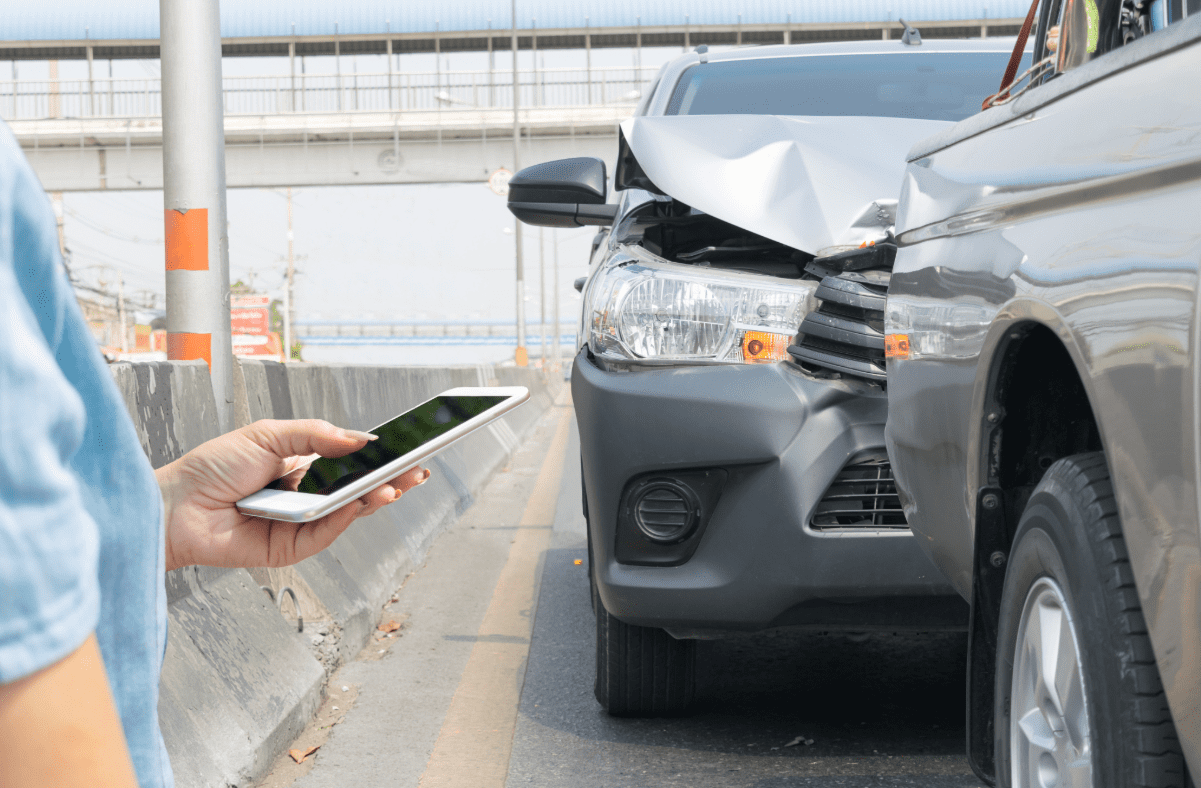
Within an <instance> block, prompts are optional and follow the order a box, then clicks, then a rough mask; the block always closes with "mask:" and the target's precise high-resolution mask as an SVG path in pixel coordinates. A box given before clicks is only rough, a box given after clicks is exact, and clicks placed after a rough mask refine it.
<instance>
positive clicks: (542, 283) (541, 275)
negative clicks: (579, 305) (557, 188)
mask: <svg viewBox="0 0 1201 788" xmlns="http://www.w3.org/2000/svg"><path fill="white" fill-rule="evenodd" d="M542 231H543V228H542V227H539V228H538V289H539V290H540V291H542V299H541V300H542V303H541V306H539V308H538V316H539V319H540V320H541V321H542V344H541V346H540V347H541V350H542V354H541V358H542V366H543V368H545V367H546V362H547V355H546V244H544V243H543V242H542V240H543V239H542V235H543V232H542Z"/></svg>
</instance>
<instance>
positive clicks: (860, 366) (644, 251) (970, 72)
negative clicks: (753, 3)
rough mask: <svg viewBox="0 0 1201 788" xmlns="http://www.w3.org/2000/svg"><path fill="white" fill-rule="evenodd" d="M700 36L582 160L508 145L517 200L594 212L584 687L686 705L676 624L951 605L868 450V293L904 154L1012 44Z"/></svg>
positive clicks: (684, 658) (582, 220)
mask: <svg viewBox="0 0 1201 788" xmlns="http://www.w3.org/2000/svg"><path fill="white" fill-rule="evenodd" d="M906 39H907V40H906V41H905V42H895V41H894V42H870V43H869V42H861V43H848V44H829V45H804V46H785V47H764V48H760V49H754V50H734V51H729V52H723V53H720V54H711V53H708V52H695V53H689V54H687V55H684V56H681V57H680V58H678V59H676V60H675V61H672V62H671V63H669V64H667V66H665V67H664V69H663V70H662V71H661V73H660V78H659V81H658V83H657V87H656V89H655V90H654V91H653V93H652V94H651V95H650V96H649V97H648V98H646V99H644V102H643V105H642V107H640V110H639V114H638V115H637V116H636V117H634V118H631V119H629V120H628V121H626V122H625V123H623V124H622V127H621V134H620V141H619V145H620V150H619V153H618V160H617V166H616V170H615V173H614V184H613V185H614V189H615V191H616V192H617V193H618V194H619V197H618V198H617V200H616V202H615V203H611V202H607V198H608V189H607V186H608V184H607V170H606V167H605V164H604V162H602V161H600V160H599V159H567V160H561V161H555V162H547V163H545V164H539V165H535V166H533V167H529V168H526V169H525V170H523V171H521V172H520V173H518V174H517V175H516V176H514V178H513V179H512V181H511V182H510V194H509V207H510V209H511V210H512V211H513V213H514V214H515V215H516V216H517V217H518V218H520V219H521V220H523V221H525V222H527V223H530V224H541V225H546V226H559V227H574V226H583V225H597V226H604V227H609V228H610V231H609V232H608V235H607V238H606V239H605V242H604V244H603V245H602V246H601V247H600V248H599V249H598V251H597V252H596V253H595V254H594V258H593V264H592V269H591V272H590V275H589V277H588V279H587V282H586V284H585V286H584V288H583V293H584V306H583V314H582V317H581V325H580V333H579V336H580V348H579V353H578V355H577V357H576V360H575V365H574V368H573V372H572V394H573V398H574V403H575V409H576V415H577V418H578V422H579V428H580V443H581V454H582V457H581V460H582V467H583V480H584V489H585V496H584V497H585V500H584V509H585V515H586V518H587V521H588V528H589V539H588V546H589V555H590V564H591V569H590V571H591V578H592V582H593V603H594V607H595V612H596V617H597V641H596V649H597V650H596V685H595V691H596V697H597V699H598V700H599V701H600V703H601V705H602V706H604V708H605V709H606V710H607V711H608V712H609V713H610V714H614V715H659V714H675V713H681V712H683V711H685V710H687V708H688V707H689V705H690V704H691V702H692V700H693V697H694V684H695V675H696V670H695V660H696V641H697V640H698V639H704V638H716V637H724V636H728V635H731V634H733V633H738V632H746V631H753V630H759V629H764V628H767V627H778V626H802V627H810V628H814V629H818V630H831V629H845V630H850V631H865V630H873V629H880V630H886V631H896V630H905V629H910V630H912V629H917V630H933V629H962V628H965V627H966V624H967V620H968V617H967V612H968V610H967V606H966V605H965V604H964V602H963V600H962V599H961V598H960V597H959V596H958V595H957V594H956V593H955V590H954V588H953V587H952V586H951V585H950V584H949V583H948V582H947V581H946V580H945V579H944V578H943V576H942V575H941V574H940V573H939V572H938V570H937V569H936V568H935V567H934V565H933V563H932V562H931V561H930V559H929V558H927V557H926V555H925V554H924V553H923V552H922V550H921V549H920V548H919V546H918V545H917V544H916V543H915V542H916V540H915V539H914V537H913V535H912V534H911V533H910V531H909V527H908V525H907V523H906V521H905V517H904V514H903V512H902V509H901V505H900V502H899V501H898V499H897V495H896V491H895V488H894V486H893V482H892V477H891V470H890V466H889V463H888V460H887V455H886V453H885V451H884V421H885V416H886V413H887V402H886V383H887V382H886V380H885V374H884V370H885V367H884V335H883V318H884V311H883V310H884V299H885V295H886V294H887V290H888V283H889V275H890V274H889V272H890V269H891V264H892V260H893V256H894V255H895V251H896V247H895V245H894V244H893V243H892V242H891V238H892V235H891V234H892V226H893V223H894V216H895V210H896V200H897V196H898V192H899V189H900V185H901V180H902V177H903V174H904V167H905V153H906V152H907V150H908V149H909V148H910V147H911V146H912V145H913V144H914V143H915V142H916V141H917V140H919V139H922V138H924V137H927V136H929V135H931V134H934V133H938V132H941V131H943V130H944V129H945V128H946V127H949V126H950V125H951V123H952V122H954V121H957V120H960V119H962V118H964V117H966V116H967V115H969V114H972V113H974V112H977V111H978V110H979V107H980V101H981V100H982V99H983V98H984V97H985V96H986V95H988V94H989V93H990V92H991V91H992V90H993V89H994V88H995V84H994V83H995V81H996V74H997V73H999V71H1000V70H1001V69H1003V67H1004V65H1005V62H1006V60H1007V58H1008V55H1009V51H1010V49H1011V47H1012V40H1010V41H1008V42H995V41H941V42H930V41H927V42H926V43H924V44H922V43H920V37H918V35H917V32H916V31H910V33H909V34H907V36H906Z"/></svg>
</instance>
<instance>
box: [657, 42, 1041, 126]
mask: <svg viewBox="0 0 1201 788" xmlns="http://www.w3.org/2000/svg"><path fill="white" fill-rule="evenodd" d="M1025 60H1026V61H1028V60H1029V55H1027V57H1026V58H1025ZM1008 62H1009V54H1008V53H1004V52H906V53H896V54H888V53H881V54H857V55H801V56H795V57H763V58H750V59H747V60H726V61H721V60H719V61H715V62H712V63H698V64H696V65H694V66H692V67H690V68H689V69H688V70H686V71H685V72H684V74H683V75H682V76H681V77H680V82H679V84H677V85H676V89H675V91H674V92H673V94H672V97H671V101H670V103H669V104H668V107H667V114H668V115H867V116H872V117H885V118H924V119H927V120H956V121H957V120H963V119H964V118H966V117H968V116H970V115H974V114H976V113H977V112H979V111H980V102H982V101H983V100H984V99H985V98H987V97H988V96H990V95H992V94H993V93H996V92H997V86H998V85H1000V83H1001V77H1002V75H1003V74H1004V73H1005V66H1006V65H1007V64H1008ZM1028 66H1029V63H1028V62H1024V63H1023V64H1022V66H1021V68H1022V69H1023V70H1024V69H1026V68H1027V67H1028ZM1018 73H1019V74H1020V73H1022V72H1021V71H1019V72H1018Z"/></svg>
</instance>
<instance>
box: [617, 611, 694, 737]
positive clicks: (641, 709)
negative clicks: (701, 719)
mask: <svg viewBox="0 0 1201 788" xmlns="http://www.w3.org/2000/svg"><path fill="white" fill-rule="evenodd" d="M695 685H696V642H695V641H692V640H676V639H675V638H673V637H672V636H671V635H669V634H668V633H667V632H666V631H665V630H662V629H656V628H653V627H639V626H633V625H630V624H626V623H624V622H622V621H620V620H619V619H617V618H615V617H614V616H613V615H611V614H610V613H609V612H608V611H607V610H605V607H604V604H603V603H601V602H600V600H599V599H598V600H597V604H596V685H595V693H596V699H597V701H599V702H600V704H601V706H602V707H603V708H604V709H605V710H606V711H607V712H608V713H609V714H610V715H612V716H615V717H663V716H674V715H680V714H684V713H686V712H687V711H688V710H689V709H690V707H691V706H692V701H693V697H694V695H695Z"/></svg>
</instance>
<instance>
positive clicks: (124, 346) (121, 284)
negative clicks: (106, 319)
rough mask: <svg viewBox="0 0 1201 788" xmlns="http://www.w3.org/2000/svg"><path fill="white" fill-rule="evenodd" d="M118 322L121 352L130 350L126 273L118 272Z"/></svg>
mask: <svg viewBox="0 0 1201 788" xmlns="http://www.w3.org/2000/svg"><path fill="white" fill-rule="evenodd" d="M117 323H119V324H120V326H121V352H122V353H128V352H129V329H127V328H126V327H125V326H126V323H125V275H124V274H120V273H119V274H117Z"/></svg>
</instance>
